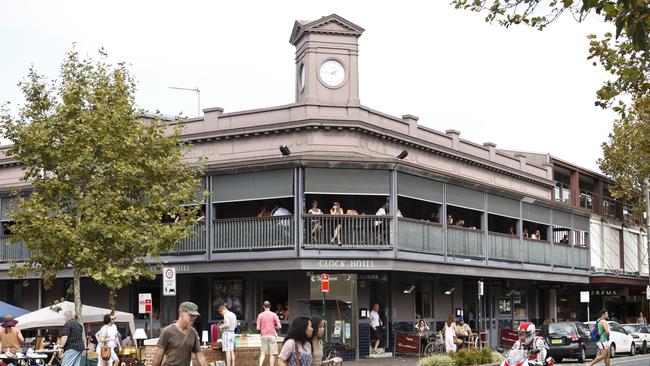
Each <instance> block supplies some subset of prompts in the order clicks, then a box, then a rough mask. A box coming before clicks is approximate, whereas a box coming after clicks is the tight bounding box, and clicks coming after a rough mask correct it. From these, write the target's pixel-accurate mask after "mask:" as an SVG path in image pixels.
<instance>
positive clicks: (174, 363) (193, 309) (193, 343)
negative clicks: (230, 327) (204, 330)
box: [152, 301, 208, 366]
mask: <svg viewBox="0 0 650 366" xmlns="http://www.w3.org/2000/svg"><path fill="white" fill-rule="evenodd" d="M198 309H199V307H198V306H196V304H195V303H193V302H189V301H188V302H184V303H181V304H180V306H179V307H178V320H176V322H175V323H173V324H170V325H169V326H168V327H166V328H165V329H163V331H162V332H161V334H160V338H158V344H157V345H156V353H155V354H154V357H153V364H152V366H161V364H162V366H189V365H190V361H192V353H194V355H196V359H197V361H198V362H199V365H200V366H208V360H207V359H206V358H205V354H204V353H203V352H202V351H201V342H200V340H199V334H198V333H197V332H196V330H195V329H194V327H192V325H193V324H194V321H195V320H196V318H197V317H198V316H199V315H200V314H199V312H198ZM163 358H164V359H163Z"/></svg>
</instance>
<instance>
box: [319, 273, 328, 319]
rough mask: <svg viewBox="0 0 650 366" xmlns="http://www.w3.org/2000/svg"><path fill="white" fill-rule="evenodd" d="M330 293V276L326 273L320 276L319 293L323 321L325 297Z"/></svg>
mask: <svg viewBox="0 0 650 366" xmlns="http://www.w3.org/2000/svg"><path fill="white" fill-rule="evenodd" d="M329 291H330V276H329V275H328V274H327V273H323V274H321V275H320V292H321V294H323V320H326V319H325V295H326V294H327V293H328V292H329Z"/></svg>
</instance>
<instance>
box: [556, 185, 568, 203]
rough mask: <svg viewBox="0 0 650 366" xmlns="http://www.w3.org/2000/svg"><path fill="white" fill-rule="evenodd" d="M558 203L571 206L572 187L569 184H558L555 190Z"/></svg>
mask: <svg viewBox="0 0 650 366" xmlns="http://www.w3.org/2000/svg"><path fill="white" fill-rule="evenodd" d="M553 198H554V199H555V201H556V202H560V203H566V204H569V203H570V202H571V187H570V186H569V185H568V184H564V183H560V182H557V183H556V184H555V189H554V190H553Z"/></svg>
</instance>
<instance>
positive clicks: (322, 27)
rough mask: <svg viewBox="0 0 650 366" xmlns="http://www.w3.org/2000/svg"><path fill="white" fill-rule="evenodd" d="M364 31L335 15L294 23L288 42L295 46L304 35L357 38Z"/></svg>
mask: <svg viewBox="0 0 650 366" xmlns="http://www.w3.org/2000/svg"><path fill="white" fill-rule="evenodd" d="M364 31H365V29H363V28H361V27H359V26H358V25H356V24H354V23H352V22H350V21H349V20H347V19H345V18H343V17H340V16H338V15H336V14H331V15H328V16H325V17H322V18H320V19H318V20H314V21H312V22H306V21H301V20H299V21H296V23H295V24H294V26H293V30H292V31H291V38H290V39H289V42H290V43H291V44H293V45H295V44H296V43H297V42H298V40H299V39H300V38H301V37H302V36H303V35H304V34H305V33H330V34H341V35H353V36H355V37H359V36H360V35H361V34H362V33H363V32H364Z"/></svg>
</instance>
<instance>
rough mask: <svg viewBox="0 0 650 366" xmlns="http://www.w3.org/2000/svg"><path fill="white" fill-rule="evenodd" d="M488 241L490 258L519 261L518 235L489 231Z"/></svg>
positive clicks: (520, 248)
mask: <svg viewBox="0 0 650 366" xmlns="http://www.w3.org/2000/svg"><path fill="white" fill-rule="evenodd" d="M488 242H489V246H490V252H489V256H490V258H494V259H500V260H504V261H515V262H519V261H521V259H522V258H521V256H522V244H521V240H520V239H519V237H517V236H513V235H507V234H501V233H494V232H489V233H488Z"/></svg>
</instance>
